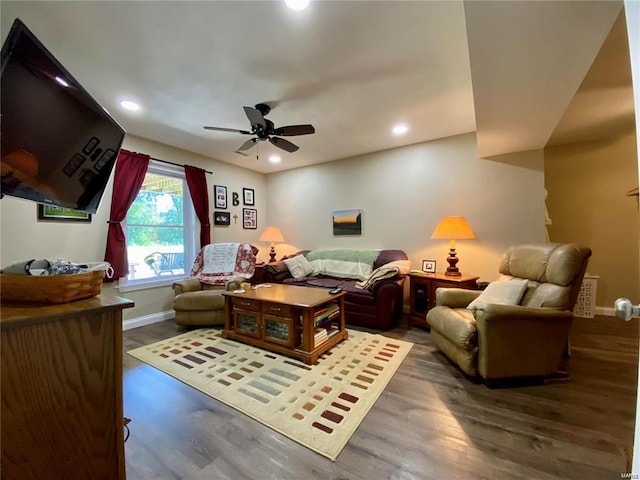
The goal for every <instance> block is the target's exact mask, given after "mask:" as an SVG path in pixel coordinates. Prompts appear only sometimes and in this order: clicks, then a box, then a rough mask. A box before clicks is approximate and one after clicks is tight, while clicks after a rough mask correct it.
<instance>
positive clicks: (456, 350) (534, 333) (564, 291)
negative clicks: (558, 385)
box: [427, 243, 591, 381]
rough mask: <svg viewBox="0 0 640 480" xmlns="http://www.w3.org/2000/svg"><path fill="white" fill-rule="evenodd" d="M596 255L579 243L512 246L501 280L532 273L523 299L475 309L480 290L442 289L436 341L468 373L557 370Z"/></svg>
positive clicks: (430, 318)
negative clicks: (584, 280)
mask: <svg viewBox="0 0 640 480" xmlns="http://www.w3.org/2000/svg"><path fill="white" fill-rule="evenodd" d="M590 256H591V250H590V249H589V248H585V247H581V246H578V245H575V244H558V243H541V244H529V245H519V246H514V247H510V248H509V249H507V251H506V252H505V253H504V255H503V257H502V261H501V263H500V268H499V271H500V273H501V277H500V278H499V280H511V279H527V287H526V290H525V293H524V295H523V296H522V299H521V301H520V303H519V304H518V305H501V304H488V305H486V306H485V307H483V308H482V309H476V310H469V309H467V308H466V307H467V306H468V305H469V303H470V302H471V301H472V300H474V299H475V298H476V297H478V296H479V295H481V293H482V292H478V291H470V290H461V289H453V288H439V289H438V290H437V291H436V307H434V308H432V309H431V310H430V311H429V312H428V314H427V322H428V323H429V326H430V327H431V336H432V338H433V341H434V343H435V344H436V346H438V348H440V349H441V350H442V351H443V352H444V353H445V354H446V355H447V357H449V359H451V360H452V361H453V362H454V363H456V364H457V365H458V366H459V367H460V368H461V369H462V370H463V371H464V372H465V373H466V374H468V375H471V376H476V375H479V376H480V377H482V378H483V379H485V380H486V381H491V380H499V379H507V378H514V377H538V376H548V375H550V374H553V373H554V372H556V370H557V369H558V367H559V365H560V362H561V360H562V354H563V352H564V349H565V347H566V345H567V343H568V339H569V330H570V328H571V322H572V320H573V313H572V310H573V307H574V306H575V302H576V299H577V297H578V293H579V291H580V286H581V284H582V279H583V277H584V274H585V271H586V268H587V263H588V261H589V257H590Z"/></svg>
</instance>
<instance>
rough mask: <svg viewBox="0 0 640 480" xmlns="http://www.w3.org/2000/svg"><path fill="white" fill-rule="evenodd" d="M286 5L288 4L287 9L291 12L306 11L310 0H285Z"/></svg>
mask: <svg viewBox="0 0 640 480" xmlns="http://www.w3.org/2000/svg"><path fill="white" fill-rule="evenodd" d="M284 3H286V4H287V7H289V8H290V9H291V10H295V11H296V12H299V11H300V10H304V9H305V8H307V7H308V6H309V0H284Z"/></svg>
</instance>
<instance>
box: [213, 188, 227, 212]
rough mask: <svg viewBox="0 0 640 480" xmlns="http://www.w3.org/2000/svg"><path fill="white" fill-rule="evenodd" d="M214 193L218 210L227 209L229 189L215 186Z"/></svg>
mask: <svg viewBox="0 0 640 480" xmlns="http://www.w3.org/2000/svg"><path fill="white" fill-rule="evenodd" d="M213 193H214V195H215V197H216V208H227V187H225V186H224V185H214V186H213Z"/></svg>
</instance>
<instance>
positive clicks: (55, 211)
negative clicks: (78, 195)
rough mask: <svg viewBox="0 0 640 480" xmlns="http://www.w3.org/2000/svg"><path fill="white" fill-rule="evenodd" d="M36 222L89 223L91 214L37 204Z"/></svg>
mask: <svg viewBox="0 0 640 480" xmlns="http://www.w3.org/2000/svg"><path fill="white" fill-rule="evenodd" d="M38 220H42V221H46V222H86V223H91V214H90V213H87V212H81V211H80V210H73V209H72V208H67V207H58V206H56V205H43V204H41V203H39V204H38Z"/></svg>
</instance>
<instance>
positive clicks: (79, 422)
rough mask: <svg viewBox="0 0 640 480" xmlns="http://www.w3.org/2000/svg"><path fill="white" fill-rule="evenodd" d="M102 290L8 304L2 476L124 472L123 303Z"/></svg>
mask: <svg viewBox="0 0 640 480" xmlns="http://www.w3.org/2000/svg"><path fill="white" fill-rule="evenodd" d="M129 307H133V303H132V302H131V301H129V300H126V299H124V298H119V297H110V296H103V295H100V296H97V297H93V298H89V299H85V300H78V301H75V302H69V303H65V304H59V305H43V306H37V305H24V304H22V305H18V304H8V303H3V304H2V306H1V308H2V310H1V318H0V330H1V350H0V357H1V361H0V369H1V370H0V377H1V384H0V388H1V390H2V392H1V397H2V433H1V450H2V454H1V455H2V460H1V461H2V478H6V479H8V480H9V479H22V478H34V479H35V478H37V479H38V480H47V479H51V480H59V479H61V478H64V479H65V480H72V479H78V480H79V479H83V480H84V479H89V478H90V479H92V480H113V479H124V478H125V458H124V426H123V418H124V417H123V407H122V309H123V308H129Z"/></svg>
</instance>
